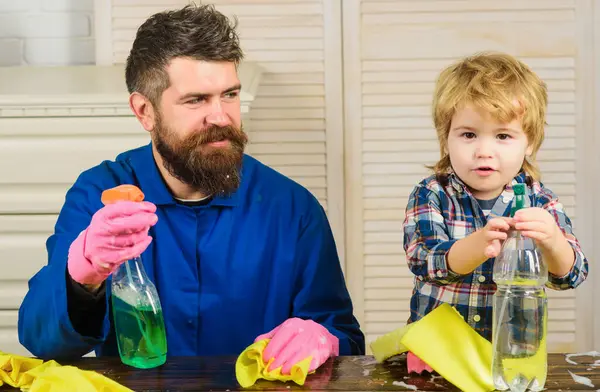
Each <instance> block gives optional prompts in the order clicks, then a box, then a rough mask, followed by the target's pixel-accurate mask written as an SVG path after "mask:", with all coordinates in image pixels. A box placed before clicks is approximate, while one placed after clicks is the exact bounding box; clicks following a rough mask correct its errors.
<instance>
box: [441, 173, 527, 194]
mask: <svg viewBox="0 0 600 392" xmlns="http://www.w3.org/2000/svg"><path fill="white" fill-rule="evenodd" d="M448 180H449V182H450V185H451V186H452V188H454V190H455V191H456V192H458V193H462V192H470V191H469V187H468V186H467V185H466V184H465V183H464V182H463V180H461V179H460V178H459V177H458V176H457V175H456V173H455V172H454V171H451V172H450V173H449V174H448ZM525 183H527V174H525V172H524V171H520V172H519V174H517V175H516V177H515V178H513V179H512V181H511V182H510V184H507V185H506V186H505V187H504V190H503V191H502V194H501V196H503V197H506V196H505V193H506V192H507V191H508V192H510V194H511V195H512V193H513V191H512V187H513V185H515V184H525Z"/></svg>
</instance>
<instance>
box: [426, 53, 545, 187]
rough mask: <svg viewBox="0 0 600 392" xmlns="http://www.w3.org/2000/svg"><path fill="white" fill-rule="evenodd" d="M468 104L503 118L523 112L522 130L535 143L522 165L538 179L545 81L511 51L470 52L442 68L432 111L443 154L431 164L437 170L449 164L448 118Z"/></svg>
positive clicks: (440, 172) (446, 168) (444, 170)
mask: <svg viewBox="0 0 600 392" xmlns="http://www.w3.org/2000/svg"><path fill="white" fill-rule="evenodd" d="M515 100H516V101H517V102H518V105H515ZM468 104H471V105H473V106H475V107H476V108H479V109H482V110H484V111H485V112H487V113H489V114H490V115H491V116H492V117H493V118H494V119H495V120H496V121H499V122H510V121H512V120H514V119H515V118H519V117H520V116H522V126H523V130H524V131H525V135H527V140H528V142H529V145H531V146H532V147H533V148H532V151H533V152H532V154H531V156H530V157H526V158H525V160H524V161H523V170H524V171H525V173H526V174H527V175H529V176H530V177H532V178H533V179H534V180H539V179H540V170H539V168H538V166H537V163H536V161H535V157H536V154H537V152H538V150H539V148H540V146H541V145H542V142H543V141H544V126H545V125H546V121H545V119H546V107H547V104H548V92H547V89H546V84H545V83H544V82H543V81H542V80H541V79H540V78H539V77H538V76H537V75H536V74H535V73H534V72H533V71H532V70H531V69H530V68H529V67H528V66H527V65H525V64H524V63H523V62H521V61H519V60H517V59H516V58H514V57H513V56H510V55H508V54H504V53H492V52H487V53H478V54H475V55H473V56H470V57H466V58H464V59H462V60H460V61H458V62H456V63H454V64H452V65H451V66H449V67H448V68H446V69H444V70H443V71H442V72H441V73H440V76H439V77H438V80H437V82H436V85H435V92H434V95H433V106H432V111H433V122H434V125H435V129H436V132H437V136H438V141H439V143H440V153H441V159H440V160H439V161H438V162H437V163H436V164H435V165H434V166H433V167H432V169H433V170H434V171H435V173H436V174H437V175H443V174H447V173H448V172H449V170H450V168H451V165H450V156H449V155H448V150H447V148H446V147H447V144H448V133H449V132H450V123H451V121H452V117H453V116H454V113H456V111H457V110H459V109H461V108H463V107H464V106H465V105H468Z"/></svg>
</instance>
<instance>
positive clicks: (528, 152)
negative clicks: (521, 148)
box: [525, 144, 533, 157]
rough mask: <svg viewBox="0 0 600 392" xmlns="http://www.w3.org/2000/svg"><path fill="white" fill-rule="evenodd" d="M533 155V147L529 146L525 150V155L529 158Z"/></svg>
mask: <svg viewBox="0 0 600 392" xmlns="http://www.w3.org/2000/svg"><path fill="white" fill-rule="evenodd" d="M531 154H533V146H532V145H531V144H530V145H529V146H527V150H525V155H526V156H528V157H529V156H531Z"/></svg>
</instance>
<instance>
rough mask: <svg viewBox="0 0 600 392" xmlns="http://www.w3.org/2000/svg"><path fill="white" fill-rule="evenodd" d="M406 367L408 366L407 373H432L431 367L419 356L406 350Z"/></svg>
mask: <svg viewBox="0 0 600 392" xmlns="http://www.w3.org/2000/svg"><path fill="white" fill-rule="evenodd" d="M406 367H407V368H408V374H410V373H412V372H415V373H418V374H421V373H423V371H428V372H429V373H433V369H432V368H431V367H429V365H428V364H426V363H425V362H423V361H422V360H421V358H419V357H417V356H416V355H415V354H413V353H412V352H410V351H409V352H408V356H407V357H406Z"/></svg>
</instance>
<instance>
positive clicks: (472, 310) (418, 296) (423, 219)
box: [403, 173, 588, 340]
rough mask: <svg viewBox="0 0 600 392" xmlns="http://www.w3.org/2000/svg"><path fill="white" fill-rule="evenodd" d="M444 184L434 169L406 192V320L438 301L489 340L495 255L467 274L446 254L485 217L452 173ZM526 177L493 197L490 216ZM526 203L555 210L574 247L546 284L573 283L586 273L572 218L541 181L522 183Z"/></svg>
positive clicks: (503, 209)
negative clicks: (409, 280)
mask: <svg viewBox="0 0 600 392" xmlns="http://www.w3.org/2000/svg"><path fill="white" fill-rule="evenodd" d="M447 178H448V181H447V184H442V183H440V182H439V181H438V180H437V179H436V177H435V176H434V175H432V176H430V177H428V178H426V179H424V180H423V181H421V182H420V183H419V184H418V185H417V186H416V187H415V188H414V190H413V191H412V192H411V194H410V197H409V200H408V205H407V207H406V218H405V220H404V224H403V228H404V250H405V252H406V259H407V262H408V266H409V268H410V270H411V271H412V273H413V274H414V275H415V279H414V289H413V294H412V298H411V301H410V308H411V315H410V319H409V320H408V322H413V321H417V320H419V319H421V318H422V317H423V316H425V315H426V314H428V313H429V312H431V311H432V310H433V309H434V308H436V307H437V306H438V305H440V304H441V303H448V304H450V305H452V306H454V307H455V308H456V310H458V311H459V313H460V314H461V315H462V316H463V318H464V319H465V321H466V322H467V323H468V324H469V325H470V326H471V327H472V328H473V329H475V330H476V331H477V332H478V333H479V334H480V335H481V336H483V337H484V338H486V339H488V340H491V336H492V323H493V318H492V303H493V294H494V293H495V291H496V284H495V283H494V282H493V281H492V267H493V263H494V259H488V260H486V261H485V262H484V263H483V264H481V265H480V266H478V267H477V268H475V270H474V271H473V272H472V273H470V274H467V275H459V274H457V273H455V272H453V271H450V270H449V269H448V264H447V262H446V254H447V253H448V251H449V250H450V247H452V245H453V244H454V243H455V242H456V241H457V240H460V239H461V238H464V237H466V236H468V235H469V234H471V233H473V232H474V231H476V230H478V229H481V228H483V227H484V226H485V224H486V222H487V219H488V218H486V217H485V216H484V214H483V211H482V210H481V208H480V206H479V203H478V202H477V200H476V199H475V198H474V197H473V195H472V194H471V192H470V191H469V190H468V188H467V187H466V186H465V184H464V183H463V182H462V181H461V180H460V179H459V178H458V177H457V176H456V175H455V174H454V173H451V174H450V175H448V177H447ZM515 183H526V176H525V174H524V173H520V174H519V175H518V176H517V177H515V178H514V179H513V181H512V183H511V184H510V185H508V186H507V187H506V188H505V190H504V191H503V192H502V194H501V195H500V196H499V197H498V199H497V200H496V202H495V204H494V206H493V208H492V210H491V212H490V214H489V218H492V217H497V216H509V215H510V208H511V204H512V199H513V191H512V185H513V184H515ZM527 190H528V194H529V201H530V203H531V204H530V205H531V206H533V207H541V208H543V209H545V210H547V211H548V212H550V213H551V214H552V216H554V219H555V220H556V222H557V223H558V225H559V226H560V228H561V229H562V232H563V233H564V235H565V237H566V239H567V241H568V242H569V244H571V246H572V247H573V250H574V251H575V255H576V256H575V263H574V265H573V267H572V269H571V271H570V272H569V273H568V274H566V275H565V276H562V277H558V276H554V275H553V274H551V273H550V274H549V276H548V283H547V284H546V285H547V286H548V287H550V288H552V289H555V290H567V289H570V288H575V287H577V286H578V285H579V284H581V283H582V282H583V281H584V280H585V279H586V277H587V273H588V262H587V260H586V259H585V256H584V254H583V252H582V250H581V247H580V245H579V242H578V241H577V238H575V236H574V235H573V231H572V227H571V221H570V219H569V218H568V217H567V215H566V214H565V212H564V210H563V206H562V204H561V203H560V202H559V201H558V198H557V197H556V196H555V195H554V194H553V193H552V191H550V190H549V189H548V188H546V187H544V185H543V184H541V183H538V182H533V184H532V186H527Z"/></svg>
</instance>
